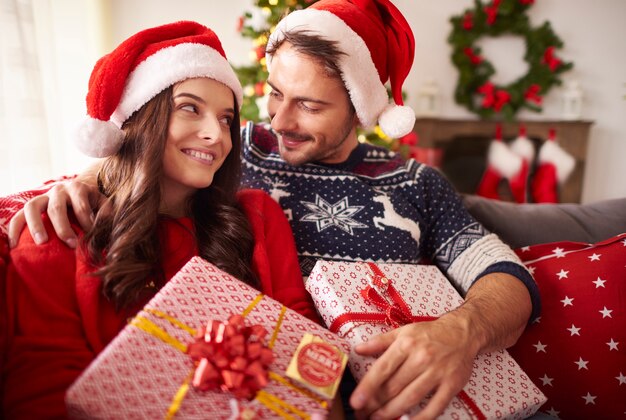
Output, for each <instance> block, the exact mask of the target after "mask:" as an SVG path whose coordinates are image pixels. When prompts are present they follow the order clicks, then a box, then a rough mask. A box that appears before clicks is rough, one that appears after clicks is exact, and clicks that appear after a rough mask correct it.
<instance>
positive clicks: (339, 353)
mask: <svg viewBox="0 0 626 420" xmlns="http://www.w3.org/2000/svg"><path fill="white" fill-rule="evenodd" d="M348 351H349V345H348V344H347V343H346V342H345V341H344V340H342V339H340V338H338V337H337V336H336V335H335V334H333V333H331V332H329V331H328V330H326V329H324V328H323V327H321V326H319V325H317V324H315V323H314V322H312V321H310V320H308V319H306V318H304V317H303V316H301V315H299V314H298V313H296V312H295V311H292V310H291V309H288V308H286V307H285V306H283V305H281V304H280V303H278V302H277V301H275V300H273V299H271V298H269V297H267V296H264V295H262V294H260V293H259V291H257V290H255V289H253V288H252V287H250V286H248V285H246V284H244V283H243V282H241V281H239V280H237V279H235V278H234V277H232V276H230V275H229V274H226V273H224V272H222V271H220V270H219V269H218V268H216V267H215V266H213V265H211V264H209V263H208V262H206V261H204V260H203V259H201V258H199V257H194V258H192V259H191V260H190V261H189V262H188V263H187V264H186V265H185V266H184V267H183V268H182V269H181V271H179V272H178V273H177V274H176V275H175V276H174V277H173V278H172V280H170V281H169V282H168V283H167V285H166V286H165V287H163V289H161V290H160V291H159V293H158V294H157V295H156V296H155V297H154V298H153V299H152V300H151V301H150V303H148V305H146V306H145V307H144V309H143V310H142V311H141V312H139V313H138V314H137V316H136V317H135V318H133V319H132V320H131V321H130V322H129V324H128V325H127V326H126V327H125V328H124V329H123V330H122V331H121V332H120V334H119V335H118V336H117V337H116V338H115V339H114V340H113V341H112V342H111V343H110V344H109V345H108V346H107V347H106V348H105V349H104V351H103V352H102V353H101V354H100V355H99V356H98V357H97V358H96V359H95V360H94V361H93V362H92V364H91V365H90V366H89V367H88V368H87V369H86V370H85V371H84V372H83V374H82V375H81V376H80V377H79V378H78V379H77V380H76V382H75V383H74V384H73V385H72V386H71V387H70V389H69V390H68V392H67V395H66V404H67V408H68V413H69V415H70V417H74V418H86V417H89V418H103V419H104V418H111V419H112V418H126V419H132V418H164V417H166V418H171V417H173V416H176V417H177V418H184V419H192V418H233V419H237V418H252V417H254V418H256V417H261V418H276V417H287V416H288V417H289V418H308V417H309V416H310V414H311V413H314V412H321V413H324V412H326V411H328V410H329V408H330V403H331V400H332V398H333V393H334V391H335V390H336V388H337V384H338V382H339V379H340V377H341V375H342V373H343V369H344V367H345V364H346V360H347V357H346V356H345V354H346V353H347V352H348ZM294 355H297V357H294ZM292 359H295V360H292ZM288 370H289V372H288ZM293 378H295V379H293ZM309 379H311V381H309V382H307V380H309ZM312 382H313V383H312Z"/></svg>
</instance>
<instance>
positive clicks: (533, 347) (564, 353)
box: [509, 234, 626, 418]
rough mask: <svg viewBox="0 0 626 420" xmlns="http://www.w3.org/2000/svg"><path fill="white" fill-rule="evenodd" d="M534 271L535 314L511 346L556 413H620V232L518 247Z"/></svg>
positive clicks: (623, 298) (623, 391)
mask: <svg viewBox="0 0 626 420" xmlns="http://www.w3.org/2000/svg"><path fill="white" fill-rule="evenodd" d="M516 252H517V253H518V255H519V256H520V258H521V259H522V260H523V261H524V263H525V264H526V266H527V267H528V269H529V270H530V271H531V272H532V273H533V274H534V276H535V279H536V281H537V284H538V286H539V290H540V293H541V301H542V313H541V317H540V318H538V319H537V320H536V321H535V322H533V323H532V324H531V325H529V326H528V328H527V329H526V331H525V332H524V334H522V336H521V337H520V339H519V340H518V342H517V344H515V346H513V347H512V348H510V349H509V352H510V353H511V355H512V356H513V357H514V358H515V359H516V360H517V362H518V363H519V364H520V366H521V367H522V368H523V369H524V371H525V372H526V373H527V374H528V375H529V377H530V378H531V379H532V380H533V382H535V383H536V384H537V385H538V386H539V388H540V389H541V390H542V391H543V392H544V394H545V395H546V396H547V397H548V401H547V403H546V404H544V406H543V407H542V408H541V410H542V411H544V412H547V413H548V414H550V415H553V416H555V417H560V418H621V417H624V415H625V414H626V234H621V235H618V236H616V237H614V238H612V239H609V240H606V241H603V242H599V243H596V244H594V245H590V244H582V243H575V242H560V243H550V244H542V245H535V246H532V247H525V248H521V249H519V250H517V251H516Z"/></svg>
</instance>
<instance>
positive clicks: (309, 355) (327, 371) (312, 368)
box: [287, 333, 348, 399]
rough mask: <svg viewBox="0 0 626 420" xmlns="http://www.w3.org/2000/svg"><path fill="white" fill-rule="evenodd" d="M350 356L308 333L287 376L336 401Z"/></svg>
mask: <svg viewBox="0 0 626 420" xmlns="http://www.w3.org/2000/svg"><path fill="white" fill-rule="evenodd" d="M347 362H348V356H346V354H345V353H344V352H343V351H341V350H340V349H339V348H338V347H336V346H333V345H331V344H328V343H327V342H326V341H324V340H322V339H321V338H319V337H318V336H316V335H313V334H310V333H306V334H304V336H303V337H302V340H301V341H300V344H299V345H298V348H297V349H296V352H295V353H294V355H293V357H292V358H291V362H289V366H288V367H287V376H288V377H289V378H291V379H293V380H295V381H297V382H298V383H300V384H302V385H304V386H305V387H307V388H308V389H310V390H312V391H314V392H316V393H318V394H320V395H322V396H323V397H327V398H330V399H332V398H334V396H335V393H336V392H337V388H339V382H340V381H341V377H342V375H343V371H344V369H345V368H346V363H347Z"/></svg>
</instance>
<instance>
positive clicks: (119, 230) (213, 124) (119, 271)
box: [3, 22, 316, 418]
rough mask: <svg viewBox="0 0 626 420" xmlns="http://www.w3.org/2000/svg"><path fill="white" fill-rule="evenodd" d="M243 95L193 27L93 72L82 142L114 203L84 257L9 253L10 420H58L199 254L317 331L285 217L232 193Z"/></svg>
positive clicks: (24, 241) (24, 239)
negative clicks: (92, 372) (102, 355)
mask: <svg viewBox="0 0 626 420" xmlns="http://www.w3.org/2000/svg"><path fill="white" fill-rule="evenodd" d="M241 91H242V89H241V86H240V84H239V82H238V81H237V78H236V77H235V75H234V73H233V71H232V69H231V68H230V66H229V65H228V62H227V61H226V58H225V56H224V52H223V51H222V47H221V44H220V42H219V40H218V38H217V36H216V35H215V34H214V33H213V32H212V31H211V30H210V29H208V28H206V27H204V26H202V25H199V24H197V23H195V22H177V23H173V24H170V25H164V26H161V27H157V28H152V29H148V30H145V31H142V32H139V33H138V34H136V35H134V36H132V37H131V38H129V39H128V40H126V41H124V42H123V43H122V44H121V45H120V46H118V47H117V48H116V49H115V50H114V51H113V52H112V53H110V54H108V55H106V56H105V57H103V58H102V59H100V60H99V61H98V63H97V64H96V66H95V67H94V70H93V72H92V75H91V79H90V82H89V93H88V95H87V110H88V114H89V115H88V119H87V120H86V121H85V123H84V124H83V125H82V127H81V129H80V130H79V132H78V142H79V146H80V147H81V149H82V150H83V151H85V152H87V153H88V154H90V155H92V156H97V157H107V158H106V160H105V161H104V163H103V165H102V167H101V170H100V172H99V173H98V185H99V187H100V190H101V192H102V193H103V194H104V195H106V196H107V197H108V201H107V203H106V205H105V206H104V208H103V210H101V211H99V212H98V214H97V215H96V218H95V221H94V226H93V228H92V229H91V230H89V231H88V232H85V233H84V235H83V236H82V238H81V243H80V244H79V247H78V248H77V250H76V251H75V250H73V249H70V248H69V247H67V246H65V244H63V243H62V242H61V241H60V240H58V239H56V235H49V237H50V238H52V239H51V240H50V241H49V242H48V243H47V244H45V245H44V246H37V245H35V243H34V242H33V241H32V239H31V237H30V234H28V233H25V234H23V235H22V236H21V238H20V242H19V243H18V245H17V247H16V248H14V249H13V250H12V251H11V263H10V265H9V267H8V270H7V279H6V283H7V285H6V308H7V317H8V337H9V343H8V346H7V358H6V366H5V369H4V374H3V376H4V379H5V389H4V399H3V410H4V414H5V416H6V417H7V418H49V417H63V416H64V415H65V406H64V402H63V398H64V394H65V390H66V389H67V388H68V387H69V385H70V384H71V383H72V382H73V381H74V380H75V379H76V377H77V376H78V375H79V374H80V373H81V371H82V370H83V369H85V368H86V367H87V365H88V364H89V363H90V362H91V361H92V360H93V359H94V357H95V356H96V355H97V354H98V353H99V352H100V351H101V350H102V349H103V348H104V347H105V346H106V345H107V343H109V342H110V341H111V340H112V339H113V338H114V337H115V335H116V334H117V333H118V332H119V331H120V330H121V329H122V328H123V327H124V325H125V324H126V320H127V319H128V318H129V317H132V316H133V315H134V314H135V313H136V312H137V311H138V310H139V309H141V308H142V307H143V306H144V305H145V304H146V303H147V302H148V300H149V299H150V298H151V297H152V296H154V294H155V293H156V291H157V290H158V289H159V288H160V287H161V286H163V284H164V283H165V282H166V281H167V280H168V279H169V278H171V277H172V276H173V275H174V274H175V273H176V272H177V271H178V270H179V269H180V268H181V267H182V265H184V264H185V263H186V262H187V261H188V260H189V258H190V257H192V256H194V255H200V256H202V257H203V258H205V259H206V260H208V261H210V262H212V263H213V264H215V265H216V266H218V267H220V268H221V269H223V270H224V271H226V272H228V273H230V274H232V275H234V276H235V277H237V278H239V279H241V280H243V281H245V282H247V283H249V284H251V285H253V286H255V287H257V288H258V289H260V290H261V291H263V292H264V293H266V294H267V295H269V296H271V297H273V298H275V299H277V300H279V301H281V302H282V303H283V304H285V305H286V306H289V307H291V308H292V309H294V310H297V311H298V312H300V313H301V314H303V315H305V316H308V317H310V318H312V319H316V315H315V309H314V307H313V306H312V303H311V302H310V300H309V297H308V295H307V293H306V291H305V290H304V287H303V284H302V279H301V275H300V270H299V267H298V263H297V258H296V251H295V245H294V243H293V238H292V237H291V231H290V230H289V225H288V222H287V220H286V219H285V217H284V215H283V213H282V210H281V209H280V207H279V206H278V205H277V204H276V203H275V202H273V201H272V199H271V198H269V196H268V195H267V194H265V193H262V192H260V191H244V192H241V193H239V194H238V195H236V191H237V188H238V185H239V171H240V160H239V159H240V158H239V153H240V146H241V139H240V135H239V114H238V108H239V107H240V106H241V99H242V93H241ZM46 224H47V225H46V228H47V230H48V232H49V233H52V226H51V224H50V222H49V221H46ZM74 228H75V229H79V226H78V224H77V223H76V226H74ZM3 306H4V305H3Z"/></svg>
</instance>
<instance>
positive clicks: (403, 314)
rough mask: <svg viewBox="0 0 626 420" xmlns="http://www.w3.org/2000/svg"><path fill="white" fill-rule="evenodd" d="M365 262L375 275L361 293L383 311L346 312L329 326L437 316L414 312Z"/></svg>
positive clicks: (475, 408) (468, 400) (466, 399)
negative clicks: (414, 313)
mask: <svg viewBox="0 0 626 420" xmlns="http://www.w3.org/2000/svg"><path fill="white" fill-rule="evenodd" d="M367 265H369V267H370V269H371V270H372V272H373V274H374V275H373V276H372V284H371V285H369V286H367V287H366V288H365V289H363V290H361V296H363V298H364V299H366V300H368V301H370V302H372V303H373V304H374V305H376V306H377V307H378V308H379V309H381V310H382V311H383V313H364V312H347V313H344V314H342V315H340V316H338V317H337V318H336V319H335V320H334V321H333V323H332V324H331V325H330V327H329V330H331V331H332V332H338V331H339V328H341V326H342V325H343V324H345V323H347V322H372V323H378V324H382V323H384V324H387V325H390V326H392V327H393V328H397V327H399V326H402V325H406V324H409V323H412V322H420V321H432V320H435V319H437V317H434V316H418V315H413V314H412V313H411V308H410V307H409V305H408V304H407V303H406V302H405V301H404V299H403V298H402V295H400V293H399V292H398V291H397V290H396V288H395V287H393V284H392V282H391V279H389V278H387V277H386V276H385V275H384V274H383V272H382V271H381V270H380V268H378V266H377V265H376V264H375V263H371V262H370V263H367ZM381 293H384V294H385V295H386V296H387V297H388V298H389V299H390V301H388V300H387V299H385V298H384V297H383V296H382V295H381ZM458 396H459V398H460V399H461V401H463V402H464V403H465V405H466V406H467V408H468V409H469V410H470V411H471V412H472V413H473V414H474V416H475V417H476V419H478V420H485V418H486V417H485V415H484V414H483V413H482V412H481V411H480V409H479V408H478V406H477V405H476V403H475V402H474V401H473V400H472V399H471V398H470V397H469V395H467V393H466V392H465V391H464V390H461V391H459V394H458Z"/></svg>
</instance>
